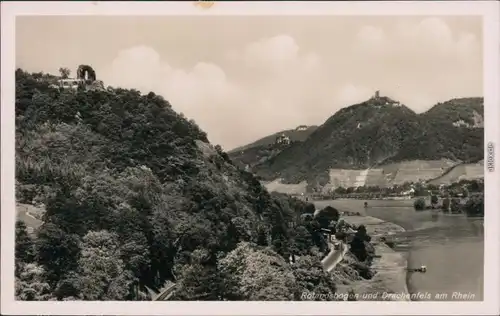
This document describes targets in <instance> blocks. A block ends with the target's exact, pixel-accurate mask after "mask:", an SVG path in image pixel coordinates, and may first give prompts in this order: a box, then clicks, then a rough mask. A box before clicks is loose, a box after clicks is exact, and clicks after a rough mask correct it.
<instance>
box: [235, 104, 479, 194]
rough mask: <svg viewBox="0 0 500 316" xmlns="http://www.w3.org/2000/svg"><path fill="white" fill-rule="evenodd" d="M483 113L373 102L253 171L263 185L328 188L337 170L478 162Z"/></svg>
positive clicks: (470, 107) (461, 107) (472, 107)
mask: <svg viewBox="0 0 500 316" xmlns="http://www.w3.org/2000/svg"><path fill="white" fill-rule="evenodd" d="M483 113H484V107H483V98H463V99H453V100H450V101H447V102H444V103H439V104H437V105H435V106H434V107H432V108H431V109H430V110H429V111H427V112H425V113H422V114H416V113H415V112H413V111H412V110H411V109H409V108H408V107H406V106H405V105H402V104H400V103H399V102H397V101H395V100H392V99H390V98H388V97H373V98H371V99H369V100H367V101H365V102H362V103H359V104H355V105H352V106H349V107H346V108H343V109H341V110H339V111H338V112H337V113H335V114H334V115H333V116H331V117H330V118H329V119H327V120H326V122H325V123H324V124H323V125H321V126H319V127H318V128H317V129H316V130H315V131H314V132H313V133H311V135H310V136H309V137H308V138H307V139H306V140H305V141H303V142H296V143H293V144H291V145H290V146H288V147H287V148H284V149H283V150H282V151H280V152H279V153H276V154H274V155H272V156H270V157H268V159H265V158H261V160H262V161H261V162H260V163H257V164H256V165H254V166H253V167H252V171H253V172H254V173H256V174H257V175H258V176H260V177H261V178H262V179H263V180H274V179H276V178H283V180H284V183H299V182H300V181H303V180H307V181H308V182H309V183H310V182H315V183H318V184H320V185H324V184H326V182H328V181H329V176H328V170H330V169H332V168H346V169H366V168H373V167H376V166H380V165H383V164H387V163H391V162H398V161H405V160H416V159H419V160H439V159H450V160H453V161H461V162H475V161H478V160H481V159H482V158H483V147H484V144H483V133H484V128H483V125H482V121H483V117H484V114H483ZM233 159H234V158H233Z"/></svg>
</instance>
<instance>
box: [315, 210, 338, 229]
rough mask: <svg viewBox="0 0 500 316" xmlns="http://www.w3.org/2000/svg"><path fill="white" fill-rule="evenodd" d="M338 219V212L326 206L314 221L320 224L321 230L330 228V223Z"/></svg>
mask: <svg viewBox="0 0 500 316" xmlns="http://www.w3.org/2000/svg"><path fill="white" fill-rule="evenodd" d="M339 218H340V212H339V211H338V210H337V209H336V208H334V207H331V206H326V207H325V208H324V209H322V210H321V211H320V212H319V213H318V215H317V216H316V220H317V221H318V223H319V224H320V226H321V228H328V227H329V226H330V222H332V221H334V222H338V220H339Z"/></svg>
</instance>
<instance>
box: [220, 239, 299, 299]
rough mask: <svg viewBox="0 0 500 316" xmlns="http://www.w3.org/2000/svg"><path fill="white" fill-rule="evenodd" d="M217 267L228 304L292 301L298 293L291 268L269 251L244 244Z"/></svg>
mask: <svg viewBox="0 0 500 316" xmlns="http://www.w3.org/2000/svg"><path fill="white" fill-rule="evenodd" d="M218 266H219V270H220V271H221V275H222V277H223V279H224V280H225V286H224V289H225V296H224V297H226V298H227V299H229V300H262V301H277V300H280V301H281V300H292V299H293V298H294V294H295V293H296V289H295V287H296V283H295V282H296V280H295V277H294V275H293V272H292V270H291V268H290V266H289V265H288V264H287V262H286V261H285V260H284V259H283V258H282V257H281V256H279V255H278V254H277V253H276V252H274V251H272V250H270V249H267V248H262V249H259V248H257V247H256V246H255V245H252V244H249V243H245V242H242V243H240V244H239V245H238V247H237V248H236V249H235V250H233V251H231V252H230V253H229V254H228V255H227V256H226V257H225V258H223V259H222V260H220V261H219V265H218Z"/></svg>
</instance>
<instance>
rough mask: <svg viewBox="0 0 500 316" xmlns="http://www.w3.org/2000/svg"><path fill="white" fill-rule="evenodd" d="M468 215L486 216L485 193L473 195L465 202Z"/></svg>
mask: <svg viewBox="0 0 500 316" xmlns="http://www.w3.org/2000/svg"><path fill="white" fill-rule="evenodd" d="M465 213H466V214H467V216H479V217H484V194H480V195H475V196H471V197H470V198H469V199H468V200H467V202H466V203H465Z"/></svg>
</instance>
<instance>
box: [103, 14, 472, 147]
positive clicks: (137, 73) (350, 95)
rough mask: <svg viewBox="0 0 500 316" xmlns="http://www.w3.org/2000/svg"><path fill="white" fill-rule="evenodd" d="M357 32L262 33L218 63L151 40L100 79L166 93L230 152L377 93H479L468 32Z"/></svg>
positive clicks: (424, 97) (372, 28)
mask: <svg viewBox="0 0 500 316" xmlns="http://www.w3.org/2000/svg"><path fill="white" fill-rule="evenodd" d="M354 35H355V36H354V37H353V36H352V35H346V37H349V40H348V41H346V40H345V39H344V40H343V41H340V42H338V43H337V42H335V41H332V42H331V43H330V42H327V41H328V40H327V39H322V40H321V42H324V43H321V44H325V45H331V47H334V48H333V49H332V50H330V51H328V50H327V51H328V52H325V51H323V50H321V45H318V44H317V45H316V46H312V45H307V46H306V44H305V43H304V42H307V39H304V38H302V39H301V41H300V42H299V41H298V39H297V38H296V37H293V36H291V35H289V34H281V35H277V36H271V37H267V38H258V39H257V40H254V41H250V42H248V43H246V44H243V45H241V46H237V47H228V48H226V50H225V54H224V53H223V54H222V55H221V58H219V59H218V62H217V64H215V63H213V62H207V61H203V60H199V59H198V60H197V62H195V63H193V64H192V65H191V66H190V67H183V68H180V67H176V66H173V65H172V64H171V63H170V62H169V60H167V59H166V58H165V56H164V55H161V54H160V53H159V52H157V51H156V50H155V49H153V48H152V47H148V46H135V47H130V48H128V49H125V50H123V51H120V52H119V53H118V54H117V55H116V57H115V58H114V60H113V61H112V62H111V63H110V65H109V67H108V69H107V70H106V71H103V73H104V74H103V80H104V81H105V82H106V83H107V84H109V85H114V86H122V87H126V88H136V89H139V90H141V91H143V92H149V91H155V92H156V93H159V94H161V95H163V96H164V97H165V98H166V99H167V100H169V101H170V102H171V104H172V106H173V108H174V109H175V110H176V111H178V112H183V113H184V114H185V115H186V116H187V117H189V118H193V119H194V120H195V121H196V122H197V123H198V124H199V125H200V127H201V128H202V129H204V130H205V131H207V133H208V135H209V138H210V140H211V141H212V142H213V143H218V144H221V145H223V146H224V148H226V149H231V148H233V147H235V146H238V145H243V144H245V143H248V142H251V141H254V140H256V139H258V138H260V137H263V136H266V135H269V134H270V133H274V132H277V131H279V130H283V129H289V128H294V127H295V126H298V125H301V124H307V125H311V124H321V123H322V122H324V121H325V120H326V119H327V118H328V117H329V116H331V115H332V114H333V113H335V112H336V111H337V110H338V109H340V108H341V107H344V106H348V105H351V104H354V103H357V102H361V101H364V100H366V99H367V98H369V97H370V96H371V95H373V93H374V91H375V90H381V94H383V95H387V96H389V97H392V98H394V99H397V100H400V101H402V102H403V103H404V104H406V105H408V106H409V107H411V108H412V109H414V110H416V111H417V112H419V111H422V110H425V109H427V108H429V107H430V106H432V105H433V104H434V103H437V102H438V101H444V100H447V99H450V98H452V97H460V96H475V95H480V93H481V89H480V88H481V87H482V85H481V80H482V79H481V78H482V77H481V72H480V71H478V69H479V68H478V67H479V66H478V65H480V62H481V47H480V45H479V43H480V40H479V39H478V38H477V37H476V35H475V34H474V33H468V32H462V33H460V32H459V33H456V32H452V30H451V28H450V27H449V26H448V25H447V24H446V23H445V22H444V21H443V20H441V19H438V18H424V19H421V20H419V21H416V22H415V21H414V22H411V23H410V22H408V20H403V22H396V23H394V25H389V26H388V25H385V27H383V25H382V24H379V25H376V24H371V25H360V27H359V29H357V30H356V31H355V32H354ZM214 45H215V44H214ZM336 45H338V48H337V47H335V46H336ZM305 47H308V48H309V49H305ZM471 80H472V81H474V85H471V84H470V81H471ZM478 87H479V88H478ZM461 94H463V95H461Z"/></svg>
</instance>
